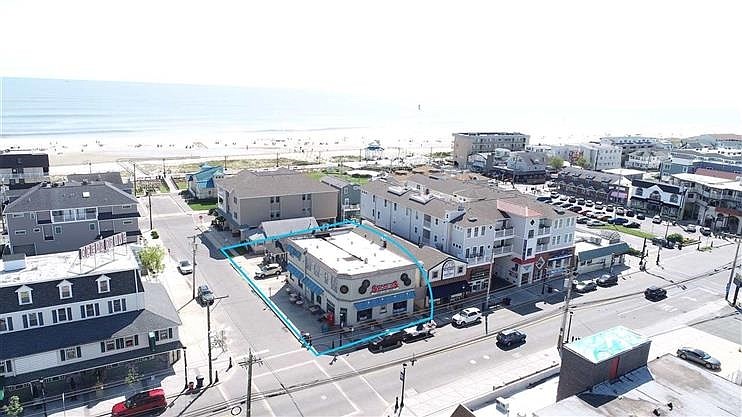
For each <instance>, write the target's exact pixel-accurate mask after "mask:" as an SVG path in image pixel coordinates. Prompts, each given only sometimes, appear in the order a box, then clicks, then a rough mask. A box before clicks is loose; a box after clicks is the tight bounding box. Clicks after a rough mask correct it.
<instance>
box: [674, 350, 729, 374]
mask: <svg viewBox="0 0 742 417" xmlns="http://www.w3.org/2000/svg"><path fill="white" fill-rule="evenodd" d="M677 354H678V357H679V358H680V359H685V360H687V361H690V362H695V363H698V364H701V365H703V366H705V367H706V368H708V369H721V362H719V360H718V359H716V358H714V357H712V356H711V355H709V354H708V353H706V352H704V351H702V350H701V349H695V348H689V347H681V348H680V349H678V352H677Z"/></svg>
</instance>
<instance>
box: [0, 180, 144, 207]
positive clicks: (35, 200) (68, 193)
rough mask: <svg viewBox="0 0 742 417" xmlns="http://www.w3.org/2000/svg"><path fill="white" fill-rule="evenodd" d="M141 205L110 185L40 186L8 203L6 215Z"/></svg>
mask: <svg viewBox="0 0 742 417" xmlns="http://www.w3.org/2000/svg"><path fill="white" fill-rule="evenodd" d="M85 195H87V197H85ZM138 203H139V202H138V201H137V199H136V198H134V197H133V196H131V195H130V194H127V193H126V192H124V191H122V190H120V189H119V188H117V187H115V186H113V185H111V184H110V183H107V182H101V183H93V184H86V185H83V184H77V183H73V184H65V185H60V186H57V187H53V186H51V185H48V184H47V185H45V184H39V185H37V186H35V187H33V188H31V189H29V190H28V192H26V193H25V194H23V195H22V196H20V197H18V198H17V199H16V200H14V201H13V202H11V203H10V204H8V206H7V207H6V208H5V211H4V213H24V212H28V211H37V210H63V209H74V208H84V207H101V206H115V205H128V204H138Z"/></svg>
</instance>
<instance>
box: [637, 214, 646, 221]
mask: <svg viewBox="0 0 742 417" xmlns="http://www.w3.org/2000/svg"><path fill="white" fill-rule="evenodd" d="M636 219H637V220H644V219H646V217H644V213H636Z"/></svg>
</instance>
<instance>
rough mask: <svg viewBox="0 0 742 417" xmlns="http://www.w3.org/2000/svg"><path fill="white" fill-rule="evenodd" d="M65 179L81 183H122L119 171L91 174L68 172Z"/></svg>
mask: <svg viewBox="0 0 742 417" xmlns="http://www.w3.org/2000/svg"><path fill="white" fill-rule="evenodd" d="M67 181H72V182H77V183H82V182H83V181H85V182H110V183H111V184H113V185H124V180H122V179H121V173H120V172H118V171H109V172H94V173H92V174H69V175H67Z"/></svg>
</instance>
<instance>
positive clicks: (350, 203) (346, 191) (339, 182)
mask: <svg viewBox="0 0 742 417" xmlns="http://www.w3.org/2000/svg"><path fill="white" fill-rule="evenodd" d="M320 181H322V183H323V184H327V185H329V186H330V187H332V188H334V189H336V190H337V191H338V203H337V213H338V218H337V220H338V221H341V220H346V219H352V218H358V217H359V215H360V213H361V186H360V185H358V184H354V183H352V182H350V181H346V180H344V179H342V178H338V177H335V176H332V175H327V176H324V177H322V179H321V180H320Z"/></svg>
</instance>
